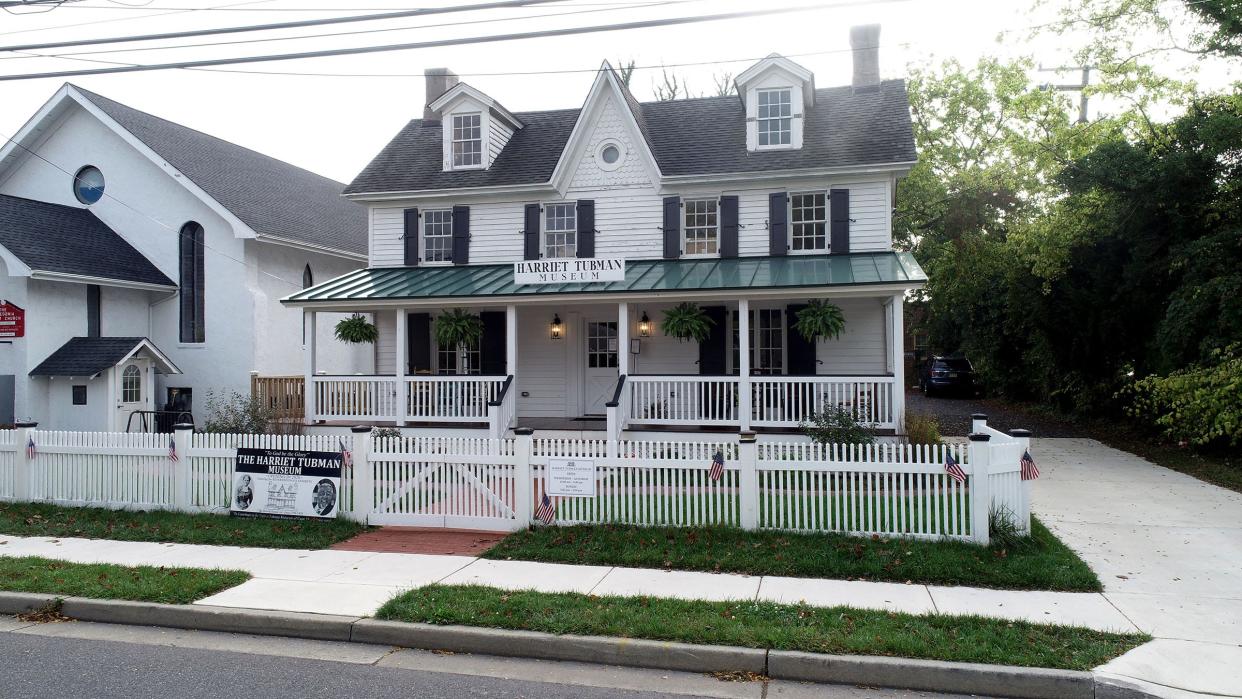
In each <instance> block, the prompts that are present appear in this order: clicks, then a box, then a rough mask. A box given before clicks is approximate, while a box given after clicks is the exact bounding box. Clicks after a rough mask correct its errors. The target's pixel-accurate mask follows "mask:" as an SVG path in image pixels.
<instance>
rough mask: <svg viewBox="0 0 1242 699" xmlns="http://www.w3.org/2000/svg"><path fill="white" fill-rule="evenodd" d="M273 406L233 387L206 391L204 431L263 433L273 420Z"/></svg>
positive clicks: (274, 410)
mask: <svg viewBox="0 0 1242 699" xmlns="http://www.w3.org/2000/svg"><path fill="white" fill-rule="evenodd" d="M276 417H277V415H276V409H275V408H273V407H271V406H269V405H264V403H263V401H262V400H260V399H259V398H258V397H256V396H251V395H242V394H240V393H238V392H237V391H229V392H222V393H216V392H215V391H208V392H207V421H206V422H205V423H204V424H203V431H204V432H221V433H225V434H266V433H268V432H270V431H271V429H270V428H271V426H272V425H273V424H275V423H276Z"/></svg>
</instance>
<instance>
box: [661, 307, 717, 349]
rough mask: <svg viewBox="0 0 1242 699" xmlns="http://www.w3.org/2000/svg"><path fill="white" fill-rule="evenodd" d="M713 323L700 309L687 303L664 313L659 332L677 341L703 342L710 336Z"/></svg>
mask: <svg viewBox="0 0 1242 699" xmlns="http://www.w3.org/2000/svg"><path fill="white" fill-rule="evenodd" d="M715 323H716V321H714V320H712V319H711V318H710V317H709V316H708V315H707V313H705V312H704V311H703V309H702V308H699V307H698V306H697V305H695V304H693V303H690V302H688V301H687V302H685V303H679V304H677V305H676V306H674V307H672V308H670V309H668V310H666V311H664V318H663V319H662V320H661V321H660V331H661V332H663V333H664V334H665V335H668V336H669V337H675V338H677V339H678V340H693V341H695V342H704V341H706V340H707V338H708V337H709V336H710V335H711V331H712V326H713V325H715Z"/></svg>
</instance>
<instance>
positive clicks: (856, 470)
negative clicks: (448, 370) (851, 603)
mask: <svg viewBox="0 0 1242 699" xmlns="http://www.w3.org/2000/svg"><path fill="white" fill-rule="evenodd" d="M973 429H974V432H975V434H973V435H972V436H971V441H969V442H967V443H965V444H951V445H936V446H921V445H908V444H877V445H868V446H858V445H821V444H814V443H809V442H795V441H765V442H758V441H756V439H755V437H754V435H753V433H744V434H743V435H741V436H740V438H739V437H733V436H731V437H727V438H720V439H716V440H708V441H688V440H643V441H630V440H602V439H599V440H594V439H542V438H535V437H534V436H533V435H532V434H530V431H529V430H519V431H518V432H519V433H518V434H517V436H515V437H513V438H506V439H502V438H490V437H477V438H476V437H399V438H383V439H374V438H372V437H371V436H370V435H369V434H368V433H367V432H368V431H366V430H362V431H356V432H355V433H354V434H353V435H352V436H349V437H340V436H332V435H222V434H195V433H193V432H191V431H190V430H189V429H182V430H178V431H177V432H176V433H175V436H173V435H167V434H165V435H150V434H119V433H88V432H44V431H37V430H34V429H32V428H30V427H19V428H18V429H16V430H4V431H0V499H8V500H30V501H37V502H53V503H58V504H64V505H78V506H98V507H110V508H134V509H171V510H181V511H191V512H195V511H196V512H220V513H222V512H227V510H228V504H229V497H230V493H231V483H232V470H233V462H234V459H235V458H236V453H237V449H238V448H239V447H251V448H269V449H291V450H307V451H329V452H336V451H339V450H340V448H341V445H342V444H345V445H347V446H349V448H350V449H351V451H352V452H353V457H354V466H353V468H352V469H346V472H345V474H344V478H343V479H342V484H341V503H340V512H341V513H342V515H343V516H346V517H350V518H353V519H356V520H359V521H363V522H367V523H370V524H377V525H410V526H433V527H454V528H472V529H488V530H495V531H512V530H516V529H521V528H524V527H526V526H528V525H529V524H530V523H531V522H532V521H534V520H533V514H534V510H535V508H536V506H537V504H538V503H539V502H540V501H541V499H542V497H543V495H544V492H545V490H546V489H547V477H548V463H549V460H550V459H558V458H572V459H583V460H590V461H592V462H593V464H594V468H595V474H596V475H595V495H594V496H593V497H573V498H570V497H564V498H561V497H557V498H552V499H553V501H554V504H555V506H556V523H557V524H604V523H618V524H636V525H643V526H716V525H721V526H736V527H742V528H745V529H770V530H782V531H800V532H842V533H848V534H859V535H879V536H886V537H890V536H891V537H911V538H926V539H941V538H948V539H957V540H964V541H975V542H979V543H986V542H987V541H988V535H989V527H988V521H989V514H990V513H992V512H999V513H1002V514H1004V516H1006V517H1009V518H1011V519H1013V521H1014V522H1016V524H1017V526H1018V527H1019V528H1020V529H1024V530H1027V531H1029V528H1030V484H1029V482H1025V481H1022V480H1021V469H1020V460H1021V456H1022V453H1023V452H1024V451H1025V450H1027V449H1029V443H1030V440H1029V437H1028V436H1027V435H1026V434H1025V433H1017V436H1011V435H1007V434H1004V433H1002V432H999V431H997V430H994V429H992V428H990V427H988V426H987V424H986V420H982V419H976V420H975V423H974V426H973ZM30 440H33V441H34V443H35V445H36V450H35V454H34V455H33V456H30V455H28V453H27V450H26V448H25V446H26V444H27V442H28V441H30ZM170 440H171V441H173V443H175V445H176V447H177V455H178V458H177V460H175V461H174V460H173V459H172V458H170V454H169V443H170ZM717 453H719V454H720V455H721V457H722V458H723V460H724V469H723V475H722V476H721V477H720V478H719V479H716V480H713V479H712V478H711V477H710V469H711V466H712V460H713V456H714V455H716V454H717ZM949 455H952V456H953V458H954V459H956V460H957V461H958V462H959V463H960V464H961V466H962V469H963V471H964V472H965V473H966V474H967V480H966V481H965V482H958V481H956V480H955V479H953V478H952V477H950V476H949V475H948V473H947V472H946V470H945V462H946V459H947V457H948V456H949Z"/></svg>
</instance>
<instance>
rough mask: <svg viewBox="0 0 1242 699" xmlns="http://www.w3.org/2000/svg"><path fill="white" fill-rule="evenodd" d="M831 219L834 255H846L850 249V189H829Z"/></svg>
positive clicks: (831, 250) (831, 247)
mask: <svg viewBox="0 0 1242 699" xmlns="http://www.w3.org/2000/svg"><path fill="white" fill-rule="evenodd" d="M828 202H829V207H828V208H829V210H830V212H831V213H830V214H829V219H830V221H831V223H830V224H829V225H830V229H829V230H830V231H831V232H832V237H831V238H830V241H829V245H830V248H829V250H828V252H830V253H832V254H833V255H846V254H849V251H850V190H848V189H832V190H829V191H828Z"/></svg>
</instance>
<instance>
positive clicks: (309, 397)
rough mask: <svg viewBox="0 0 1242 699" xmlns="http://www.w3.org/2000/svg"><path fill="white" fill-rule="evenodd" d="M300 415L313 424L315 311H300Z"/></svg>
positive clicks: (309, 423) (307, 422) (307, 309)
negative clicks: (301, 329)
mask: <svg viewBox="0 0 1242 699" xmlns="http://www.w3.org/2000/svg"><path fill="white" fill-rule="evenodd" d="M302 327H303V328H304V330H303V331H302V367H303V368H302V374H303V377H304V378H303V384H302V401H303V404H302V414H303V418H302V419H303V420H304V421H305V422H306V424H308V425H312V424H314V423H315V339H316V334H315V311H313V310H311V309H309V308H306V309H303V310H302Z"/></svg>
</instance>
